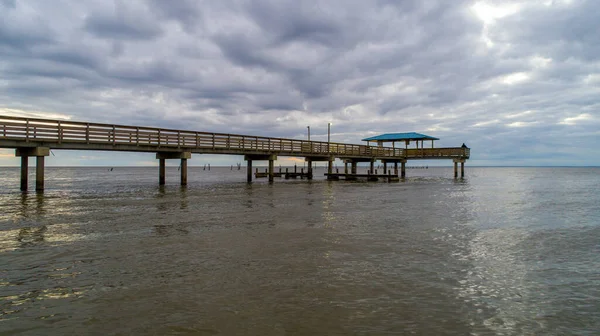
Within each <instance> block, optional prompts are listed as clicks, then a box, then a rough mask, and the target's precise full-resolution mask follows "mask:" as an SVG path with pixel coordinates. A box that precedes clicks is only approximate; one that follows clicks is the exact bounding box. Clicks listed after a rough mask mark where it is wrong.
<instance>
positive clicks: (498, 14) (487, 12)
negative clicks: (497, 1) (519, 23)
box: [471, 1, 519, 25]
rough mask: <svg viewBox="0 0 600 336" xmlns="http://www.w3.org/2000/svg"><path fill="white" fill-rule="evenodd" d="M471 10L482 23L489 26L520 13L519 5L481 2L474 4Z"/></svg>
mask: <svg viewBox="0 0 600 336" xmlns="http://www.w3.org/2000/svg"><path fill="white" fill-rule="evenodd" d="M471 9H472V10H473V12H474V13H475V15H477V17H478V18H479V19H480V20H481V21H483V22H484V23H485V24H486V25H488V24H493V23H494V21H496V20H497V19H501V18H503V17H505V16H509V15H512V14H515V13H516V12H518V11H519V5H516V4H512V5H508V4H506V5H491V4H489V3H486V2H483V1H480V2H477V3H476V4H474V5H473V7H471Z"/></svg>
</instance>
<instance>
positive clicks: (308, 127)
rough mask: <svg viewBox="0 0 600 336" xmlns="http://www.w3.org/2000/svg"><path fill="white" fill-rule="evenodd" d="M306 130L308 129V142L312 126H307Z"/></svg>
mask: <svg viewBox="0 0 600 336" xmlns="http://www.w3.org/2000/svg"><path fill="white" fill-rule="evenodd" d="M306 128H307V129H308V141H310V126H306Z"/></svg>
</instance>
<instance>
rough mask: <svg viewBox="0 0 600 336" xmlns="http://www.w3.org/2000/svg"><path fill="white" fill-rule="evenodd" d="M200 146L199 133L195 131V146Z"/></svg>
mask: <svg viewBox="0 0 600 336" xmlns="http://www.w3.org/2000/svg"><path fill="white" fill-rule="evenodd" d="M198 147H200V135H199V134H198V132H196V148H198Z"/></svg>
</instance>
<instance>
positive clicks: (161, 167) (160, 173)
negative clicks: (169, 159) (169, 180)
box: [158, 159, 166, 185]
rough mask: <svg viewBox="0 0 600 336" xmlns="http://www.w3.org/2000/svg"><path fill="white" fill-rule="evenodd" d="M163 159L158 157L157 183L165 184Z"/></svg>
mask: <svg viewBox="0 0 600 336" xmlns="http://www.w3.org/2000/svg"><path fill="white" fill-rule="evenodd" d="M165 170H166V167H165V159H158V185H165V175H166V172H165Z"/></svg>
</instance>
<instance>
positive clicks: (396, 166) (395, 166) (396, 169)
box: [394, 162, 398, 175]
mask: <svg viewBox="0 0 600 336" xmlns="http://www.w3.org/2000/svg"><path fill="white" fill-rule="evenodd" d="M394 175H398V162H394Z"/></svg>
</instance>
